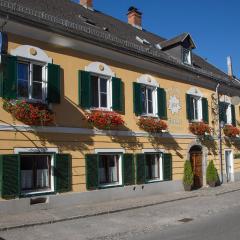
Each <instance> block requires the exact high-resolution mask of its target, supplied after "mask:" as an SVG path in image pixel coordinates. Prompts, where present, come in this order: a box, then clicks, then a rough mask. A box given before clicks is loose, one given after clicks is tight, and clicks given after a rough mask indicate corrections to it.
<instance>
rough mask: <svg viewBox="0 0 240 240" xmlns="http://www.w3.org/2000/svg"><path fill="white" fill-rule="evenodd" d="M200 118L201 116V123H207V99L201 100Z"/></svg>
mask: <svg viewBox="0 0 240 240" xmlns="http://www.w3.org/2000/svg"><path fill="white" fill-rule="evenodd" d="M202 116H203V121H204V122H205V123H209V117H208V100H207V98H202Z"/></svg>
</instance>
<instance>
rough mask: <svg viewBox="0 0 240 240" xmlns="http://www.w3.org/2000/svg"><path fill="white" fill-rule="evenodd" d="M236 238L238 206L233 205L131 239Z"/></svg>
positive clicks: (239, 220)
mask: <svg viewBox="0 0 240 240" xmlns="http://www.w3.org/2000/svg"><path fill="white" fill-rule="evenodd" d="M161 239H164V240H190V239H191V240H193V239H194V240H203V239H204V240H238V239H240V208H239V207H235V208H232V209H230V210H227V211H226V210H225V211H223V212H220V213H218V214H214V215H213V216H208V217H206V218H202V219H193V220H192V221H191V222H188V223H182V224H181V225H178V226H174V227H170V228H169V229H167V230H165V231H157V232H153V233H149V234H146V235H144V236H143V237H139V236H138V237H136V238H135V237H134V238H132V240H161Z"/></svg>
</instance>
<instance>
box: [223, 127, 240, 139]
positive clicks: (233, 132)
mask: <svg viewBox="0 0 240 240" xmlns="http://www.w3.org/2000/svg"><path fill="white" fill-rule="evenodd" d="M223 132H224V135H225V136H226V137H238V136H239V134H240V130H239V129H238V128H237V127H234V126H232V125H225V126H224V128H223Z"/></svg>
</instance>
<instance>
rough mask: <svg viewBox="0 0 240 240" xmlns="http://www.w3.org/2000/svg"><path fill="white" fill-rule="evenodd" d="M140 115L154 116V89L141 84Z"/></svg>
mask: <svg viewBox="0 0 240 240" xmlns="http://www.w3.org/2000/svg"><path fill="white" fill-rule="evenodd" d="M141 94H142V114H143V115H156V97H157V96H156V88H154V87H152V86H148V85H144V84H142V86H141Z"/></svg>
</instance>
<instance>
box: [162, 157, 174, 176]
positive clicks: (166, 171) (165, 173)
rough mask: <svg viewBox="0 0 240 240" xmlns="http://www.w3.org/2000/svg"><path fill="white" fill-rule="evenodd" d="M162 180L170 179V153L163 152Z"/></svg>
mask: <svg viewBox="0 0 240 240" xmlns="http://www.w3.org/2000/svg"><path fill="white" fill-rule="evenodd" d="M163 180H164V181H169V180H172V155H171V154H170V153H164V154H163Z"/></svg>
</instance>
